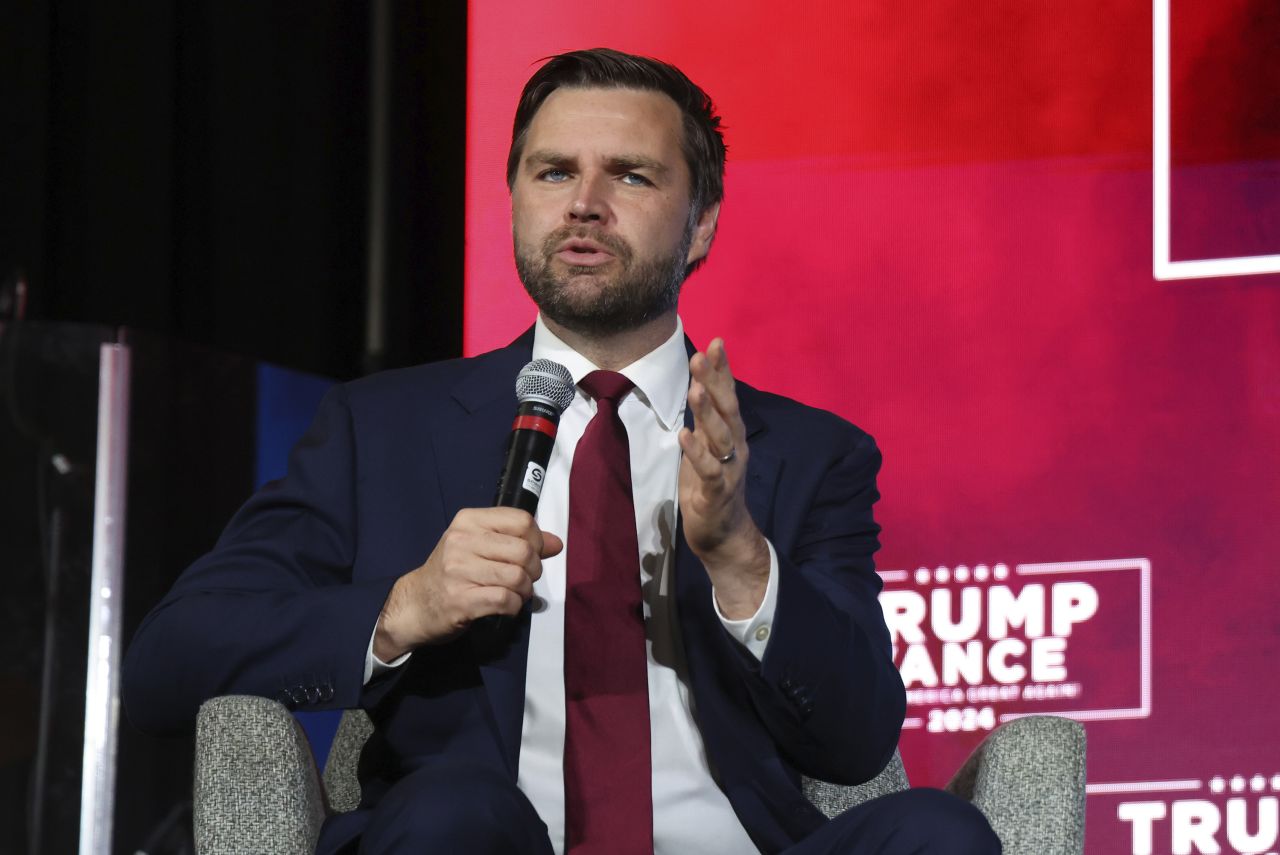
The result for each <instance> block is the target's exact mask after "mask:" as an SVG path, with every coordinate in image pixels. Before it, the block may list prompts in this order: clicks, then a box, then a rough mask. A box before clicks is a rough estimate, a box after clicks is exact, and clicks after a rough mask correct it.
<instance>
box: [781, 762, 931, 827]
mask: <svg viewBox="0 0 1280 855" xmlns="http://www.w3.org/2000/svg"><path fill="white" fill-rule="evenodd" d="M908 786H910V785H909V784H908V783H907V772H906V770H905V769H903V768H902V756H901V755H900V754H899V753H898V751H897V749H894V752H893V758H892V759H891V760H889V765H887V766H885V767H884V770H883V771H881V772H880V774H879V775H876V776H875V777H874V778H872V779H871V780H870V781H867V782H866V783H865V784H858V785H856V786H852V787H849V786H842V785H840V784H829V783H827V782H826V781H819V780H816V779H814V778H805V779H804V781H803V787H804V795H805V798H807V799H808V800H809V801H810V802H811V803H812V804H813V805H814V807H816V808H818V810H820V811H822V812H823V813H825V814H826V815H827V816H828V817H834V816H839V815H840V814H842V813H844V812H845V811H847V810H848V809H849V808H851V807H854V806H855V805H860V804H862V803H863V802H869V801H871V800H872V799H878V798H880V796H887V795H889V794H890V793H896V792H898V791H899V790H905V789H907V787H908Z"/></svg>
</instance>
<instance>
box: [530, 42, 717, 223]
mask: <svg viewBox="0 0 1280 855" xmlns="http://www.w3.org/2000/svg"><path fill="white" fill-rule="evenodd" d="M562 86H565V87H570V88H579V89H592V88H599V89H640V90H647V91H651V92H661V93H663V94H665V95H667V96H668V97H670V98H671V100H672V101H675V102H676V106H678V107H679V108H680V115H681V116H682V117H683V119H684V138H683V139H682V140H681V141H680V147H681V149H682V150H683V151H684V157H685V161H686V162H687V163H688V164H689V198H690V200H691V201H692V203H693V211H694V213H695V214H698V213H701V212H702V211H703V210H704V209H706V208H707V207H708V206H710V205H714V204H715V203H717V202H719V201H720V200H721V199H723V198H724V156H725V144H724V134H723V133H722V132H721V130H720V117H719V116H717V115H716V114H715V105H714V104H712V103H711V97H710V96H709V95H707V93H706V92H703V91H702V89H700V88H699V87H698V86H697V85H696V84H695V83H694V82H693V81H692V80H690V79H689V78H688V77H686V76H685V74H684V72H683V71H681V70H680V69H678V68H676V67H675V66H674V65H670V64H668V63H665V62H662V61H661V60H657V59H652V58H650V57H647V56H635V55H634V54H629V53H623V52H622V51H617V50H612V49H610V48H592V49H591V50H575V51H570V52H568V53H562V54H558V55H556V56H553V57H549V58H548V61H547V63H546V64H545V65H543V66H542V68H539V69H538V70H537V72H535V73H534V75H533V76H532V77H530V78H529V82H528V83H526V84H525V85H524V91H523V92H521V93H520V103H519V104H518V105H517V106H516V119H515V125H514V127H513V128H512V129H511V150H510V152H509V153H508V154H507V187H508V188H510V187H513V186H514V185H515V180H516V171H517V170H518V169H519V167H520V156H521V154H522V153H523V151H524V141H525V137H526V136H528V133H529V124H530V123H531V122H532V121H533V117H534V114H536V113H537V112H538V109H539V108H540V107H542V103H543V102H544V101H546V100H547V97H548V96H549V95H551V93H552V92H554V91H556V90H557V89H559V88H560V87H562Z"/></svg>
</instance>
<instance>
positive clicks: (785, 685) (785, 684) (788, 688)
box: [778, 677, 795, 692]
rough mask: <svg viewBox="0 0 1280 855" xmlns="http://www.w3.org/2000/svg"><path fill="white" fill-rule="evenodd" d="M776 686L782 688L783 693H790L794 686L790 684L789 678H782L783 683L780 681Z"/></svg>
mask: <svg viewBox="0 0 1280 855" xmlns="http://www.w3.org/2000/svg"><path fill="white" fill-rule="evenodd" d="M778 685H779V686H781V687H782V691H784V692H790V691H791V689H792V688H793V687H794V686H795V683H793V682H791V678H790V677H786V678H784V679H783V681H782V682H781V683H779V684H778Z"/></svg>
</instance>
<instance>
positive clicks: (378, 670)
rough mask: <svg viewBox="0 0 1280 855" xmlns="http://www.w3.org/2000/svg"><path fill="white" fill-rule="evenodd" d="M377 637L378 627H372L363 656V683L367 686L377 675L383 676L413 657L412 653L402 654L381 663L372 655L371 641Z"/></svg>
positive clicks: (375, 625)
mask: <svg viewBox="0 0 1280 855" xmlns="http://www.w3.org/2000/svg"><path fill="white" fill-rule="evenodd" d="M377 637H378V625H377V624H376V623H375V624H374V625H373V635H371V636H369V650H368V652H366V653H365V655H364V683H363V684H362V685H365V686H367V685H369V681H370V680H372V679H373V678H374V677H377V676H378V675H379V674H385V673H386V672H388V671H391V670H393V669H395V668H399V667H400V666H401V665H403V664H404V663H406V662H408V661H409V657H410V656H412V655H413V651H412V650H410V651H409V652H408V653H403V654H401V655H400V656H398V657H396V659H395V660H393V661H391V662H383V661H382V660H381V659H379V658H378V657H377V656H374V655H373V640H374V639H375V638H377Z"/></svg>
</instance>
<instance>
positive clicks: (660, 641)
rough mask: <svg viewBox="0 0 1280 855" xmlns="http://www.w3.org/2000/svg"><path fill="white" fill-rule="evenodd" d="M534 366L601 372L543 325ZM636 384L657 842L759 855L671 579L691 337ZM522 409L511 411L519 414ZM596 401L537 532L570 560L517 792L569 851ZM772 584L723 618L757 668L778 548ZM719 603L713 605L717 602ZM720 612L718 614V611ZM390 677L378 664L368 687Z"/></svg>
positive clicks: (772, 557)
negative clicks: (569, 743) (575, 635)
mask: <svg viewBox="0 0 1280 855" xmlns="http://www.w3.org/2000/svg"><path fill="white" fill-rule="evenodd" d="M533 358H534V359H551V360H554V361H556V362H559V363H560V364H561V365H563V366H564V367H565V368H567V369H568V370H569V373H570V374H571V375H572V376H573V380H574V383H575V384H576V383H577V382H578V381H579V380H581V379H582V378H583V377H585V376H586V375H587V374H589V373H591V372H592V371H594V370H596V366H595V365H593V364H591V362H590V361H589V360H587V359H586V357H584V356H582V355H581V354H579V353H578V352H576V351H575V350H573V349H572V348H570V347H569V346H568V345H567V344H565V343H564V342H563V341H561V340H560V339H559V338H558V337H557V336H556V335H555V334H554V333H552V332H551V331H550V330H549V329H547V327H546V326H545V325H544V324H543V322H542V319H541V317H539V318H538V321H537V323H536V325H535V327H534V338H533ZM620 373H622V374H624V375H626V377H627V378H628V379H629V380H631V382H632V383H634V384H635V389H634V390H633V391H632V392H631V393H629V394H628V395H626V396H625V397H624V398H623V399H622V402H621V404H620V405H619V407H618V415H619V417H620V418H621V419H622V422H623V424H624V425H625V426H626V429H627V438H628V444H629V446H630V453H631V480H632V492H633V497H634V500H635V513H636V534H637V539H638V540H639V545H640V555H639V559H640V584H641V591H642V596H643V599H644V614H645V623H646V636H647V642H648V643H647V645H646V649H647V654H648V655H647V664H648V675H649V715H650V733H651V740H650V744H651V749H652V771H653V841H654V851H655V853H662V854H663V855H675V853H680V855H704V853H705V855H722V854H723V853H741V852H756V851H758V850H757V849H756V847H755V845H754V844H753V843H752V842H751V838H750V837H749V836H748V835H747V832H746V830H745V829H744V828H743V827H742V823H741V822H740V821H739V820H738V817H737V814H735V813H734V811H733V807H732V806H731V805H730V804H729V800H728V798H727V797H726V796H725V795H724V793H723V792H722V791H721V790H720V788H719V787H718V786H717V785H716V782H715V780H714V778H713V777H712V771H711V769H710V766H709V765H708V762H707V757H706V752H705V749H704V747H703V743H702V737H701V735H700V734H699V732H698V728H697V725H696V723H695V719H694V710H693V697H692V695H691V693H690V689H689V685H688V668H687V666H686V664H685V661H684V646H683V643H682V642H681V638H680V626H679V622H678V619H677V615H676V600H675V585H674V582H673V580H672V578H671V573H672V566H673V560H672V559H673V556H674V551H675V534H674V532H675V526H676V521H677V519H678V517H677V501H678V480H679V478H678V476H679V471H680V460H681V451H680V445H679V442H678V440H677V436H678V433H679V430H680V428H681V427H682V426H683V425H684V411H685V403H686V398H687V395H688V389H689V357H688V354H687V353H686V352H685V345H684V331H683V325H682V324H681V323H680V322H679V321H678V320H677V323H676V330H675V332H674V333H673V334H672V335H671V337H670V338H669V339H667V341H665V342H664V343H663V344H662V345H660V346H659V347H658V348H657V349H655V350H653V351H651V352H650V353H649V354H647V355H645V356H644V357H642V358H641V359H639V360H637V361H636V362H633V363H632V364H631V365H629V366H627V367H626V368H623V369H622V370H621V372H620ZM513 406H514V402H513ZM595 409H596V406H595V401H593V400H592V399H591V398H589V397H588V396H587V395H586V394H585V393H584V392H583V391H582V390H581V389H578V390H577V394H576V395H575V396H574V400H573V403H571V404H570V405H569V407H568V408H567V409H566V410H565V411H564V413H563V415H561V417H560V426H559V430H558V431H557V434H556V443H555V446H554V449H553V450H552V453H551V460H550V463H549V464H548V466H547V477H546V481H545V484H544V486H543V489H542V495H541V498H540V499H539V502H538V513H537V520H538V526H539V527H540V528H541V529H543V530H544V531H549V532H551V533H553V534H557V535H559V536H560V537H562V538H565V550H564V552H561V553H560V554H559V555H557V556H555V557H553V558H548V559H545V560H543V562H542V578H540V579H539V580H538V581H537V582H535V583H534V586H533V590H534V600H533V614H532V616H531V623H530V630H529V660H528V666H527V671H526V675H525V707H524V725H523V729H522V732H521V740H520V770H519V778H518V784H519V787H520V789H521V790H522V791H523V792H524V794H525V795H526V796H527V797H528V799H529V800H530V802H532V803H533V806H534V808H535V809H536V810H537V811H538V815H539V816H540V817H541V818H542V820H543V822H545V823H546V825H547V829H548V831H549V833H550V837H551V844H552V847H553V848H554V850H555V851H556V852H557V853H562V852H563V851H564V722H565V701H564V602H565V560H564V559H565V552H567V551H568V550H570V549H572V548H573V544H572V543H571V542H569V541H568V538H567V536H566V535H567V532H568V527H569V526H568V522H569V470H570V467H571V466H572V463H573V453H574V450H575V449H576V448H577V444H578V440H579V439H581V437H582V434H583V432H584V431H585V430H586V427H587V423H588V422H589V421H590V420H591V418H592V416H594V415H595ZM769 561H770V569H769V582H768V586H767V588H766V592H765V598H764V602H763V603H762V604H761V606H760V608H759V610H757V612H756V614H755V615H753V616H752V617H750V618H747V619H745V620H736V621H735V620H728V619H726V618H725V617H724V615H723V614H720V612H719V608H718V606H717V607H716V613H717V614H719V615H720V620H721V622H722V623H723V624H724V627H725V629H726V631H728V632H729V633H730V634H731V635H732V636H733V637H734V638H736V639H737V640H738V641H739V642H740V643H742V644H743V645H744V646H745V647H746V649H747V650H749V651H750V652H751V653H752V654H754V655H755V656H756V657H757V658H760V657H762V656H763V655H764V650H765V647H766V646H767V644H768V638H769V632H770V625H771V623H772V620H773V614H774V609H775V606H776V603H777V588H778V560H777V555H776V553H775V552H774V550H773V545H772V544H769ZM713 596H714V595H713ZM713 605H714V602H713ZM407 658H408V655H406V656H403V657H400V658H399V659H397V660H396V661H395V662H393V663H391V665H386V664H384V663H382V662H380V661H378V660H377V659H376V658H375V657H374V656H373V651H372V639H370V650H369V655H368V657H367V665H366V669H365V679H366V682H367V681H368V679H369V677H370V676H371V675H372V674H374V673H379V672H381V671H382V670H384V669H386V668H388V667H397V666H399V665H401V664H403V663H404V661H406V660H407Z"/></svg>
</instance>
